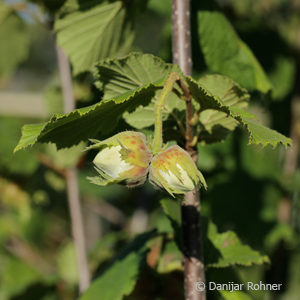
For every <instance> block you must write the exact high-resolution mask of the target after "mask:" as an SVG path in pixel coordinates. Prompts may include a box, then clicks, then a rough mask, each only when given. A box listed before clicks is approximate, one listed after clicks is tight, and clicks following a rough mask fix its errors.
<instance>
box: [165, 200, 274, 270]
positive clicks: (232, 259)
mask: <svg viewBox="0 0 300 300" xmlns="http://www.w3.org/2000/svg"><path fill="white" fill-rule="evenodd" d="M161 204H162V208H163V210H164V212H165V214H166V215H167V216H168V218H169V219H170V220H171V224H172V227H173V228H174V232H175V234H176V232H177V231H178V229H179V228H180V227H181V220H180V203H179V202H177V201H175V200H171V199H164V200H162V201H161ZM203 225H205V224H203ZM203 227H206V226H203ZM206 236H207V238H206V239H205V245H204V246H205V247H204V248H205V251H204V255H205V264H206V266H207V267H219V268H221V267H228V266H232V265H243V266H250V265H253V264H262V263H266V262H269V259H268V257H267V256H263V255H261V254H260V253H259V252H257V251H255V250H253V249H251V248H250V247H249V246H246V245H243V244H242V243H241V241H240V240H239V238H238V237H237V235H236V234H235V233H234V232H232V231H226V232H224V233H218V231H217V227H216V225H215V224H213V223H212V222H209V223H208V226H207V233H206Z"/></svg>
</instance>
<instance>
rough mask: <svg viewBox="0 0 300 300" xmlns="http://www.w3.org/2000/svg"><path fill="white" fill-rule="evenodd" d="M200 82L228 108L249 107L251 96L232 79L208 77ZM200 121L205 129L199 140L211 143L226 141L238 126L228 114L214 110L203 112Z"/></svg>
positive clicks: (220, 76) (218, 76) (216, 76)
mask: <svg viewBox="0 0 300 300" xmlns="http://www.w3.org/2000/svg"><path fill="white" fill-rule="evenodd" d="M198 82H199V83H200V85H201V86H202V87H204V88H205V89H206V90H207V91H208V92H210V93H211V94H212V95H215V96H216V97H218V98H219V99H221V100H222V102H223V103H224V104H225V105H226V106H228V107H230V108H240V109H245V108H247V107H248V100H249V94H248V93H247V91H246V90H245V89H243V88H241V87H240V86H239V85H238V84H237V83H235V82H234V81H233V80H231V79H230V78H228V77H225V76H222V75H206V76H204V77H201V78H200V79H199V81H198ZM199 120H200V122H201V125H202V126H203V127H204V128H203V129H204V130H201V132H200V137H199V140H200V141H203V140H204V141H206V142H209V143H211V142H216V141H219V140H223V139H225V138H226V136H227V134H228V133H229V132H230V131H232V130H234V129H235V127H236V126H237V125H238V121H237V120H235V119H234V118H232V117H230V116H228V114H227V113H225V112H221V111H217V110H214V109H207V110H204V111H202V112H201V113H200V116H199Z"/></svg>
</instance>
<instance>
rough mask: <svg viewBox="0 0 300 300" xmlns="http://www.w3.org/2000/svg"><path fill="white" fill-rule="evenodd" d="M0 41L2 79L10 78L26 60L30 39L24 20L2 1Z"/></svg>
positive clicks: (0, 72)
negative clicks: (3, 77)
mask: <svg viewBox="0 0 300 300" xmlns="http://www.w3.org/2000/svg"><path fill="white" fill-rule="evenodd" d="M0 41H1V43H0V77H1V76H9V75H11V73H12V72H13V71H14V70H15V68H16V67H17V66H18V65H19V64H20V63H21V62H23V61H24V60H25V59H26V57H27V55H28V51H29V43H30V39H29V32H28V29H27V27H26V26H25V24H24V22H23V21H22V19H21V18H20V17H19V16H17V15H16V14H15V13H14V12H13V11H11V10H10V8H9V7H8V6H7V5H6V4H4V3H3V2H2V1H1V0H0ZM12 53H13V55H12Z"/></svg>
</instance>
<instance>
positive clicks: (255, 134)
mask: <svg viewBox="0 0 300 300" xmlns="http://www.w3.org/2000/svg"><path fill="white" fill-rule="evenodd" d="M187 82H188V85H189V88H190V91H191V93H192V95H193V96H194V98H195V100H196V101H197V102H198V103H199V104H200V109H201V110H206V109H213V110H217V111H221V112H224V113H226V114H227V115H228V116H229V117H232V118H234V119H236V120H237V121H238V122H239V123H240V124H241V125H242V126H243V127H244V128H245V129H246V130H247V131H248V133H249V143H250V144H261V145H262V146H266V145H269V144H270V145H272V146H273V147H275V146H277V145H278V144H279V143H281V144H283V145H284V146H288V145H291V140H290V139H289V138H287V137H285V136H284V135H282V134H280V133H278V132H277V131H275V130H272V129H269V128H267V127H265V126H263V125H260V124H258V123H255V122H254V120H255V118H256V117H255V116H254V115H252V114H251V113H249V112H248V111H245V110H243V109H240V108H239V107H237V106H233V107H229V106H228V105H226V104H225V103H224V101H222V100H221V99H219V97H218V96H217V95H215V94H213V93H211V92H210V91H208V90H206V89H205V88H204V87H203V86H202V85H201V83H199V82H197V81H195V80H194V79H193V78H191V77H187ZM217 125H218V124H217Z"/></svg>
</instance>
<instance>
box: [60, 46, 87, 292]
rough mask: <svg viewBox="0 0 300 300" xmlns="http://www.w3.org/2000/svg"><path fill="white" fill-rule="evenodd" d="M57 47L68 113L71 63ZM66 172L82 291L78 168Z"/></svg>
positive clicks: (83, 247) (71, 107)
mask: <svg viewBox="0 0 300 300" xmlns="http://www.w3.org/2000/svg"><path fill="white" fill-rule="evenodd" d="M56 49H57V58H58V66H59V72H60V77H61V85H62V91H63V97H64V107H65V109H64V110H65V113H68V112H70V111H72V110H74V109H75V101H74V96H73V89H72V77H71V70H70V64H69V61H68V59H67V57H66V55H65V54H64V52H63V51H62V49H60V48H59V47H57V48H56ZM65 172H66V181H67V195H68V202H69V209H70V214H71V226H72V234H73V238H74V243H75V247H76V254H77V264H78V269H79V290H80V292H83V291H84V290H86V289H87V288H88V286H89V285H90V273H89V269H88V261H87V251H86V241H85V234H84V227H83V219H82V209H81V204H80V195H79V188H78V179H77V169H76V168H75V167H73V168H68V169H66V171H65Z"/></svg>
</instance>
